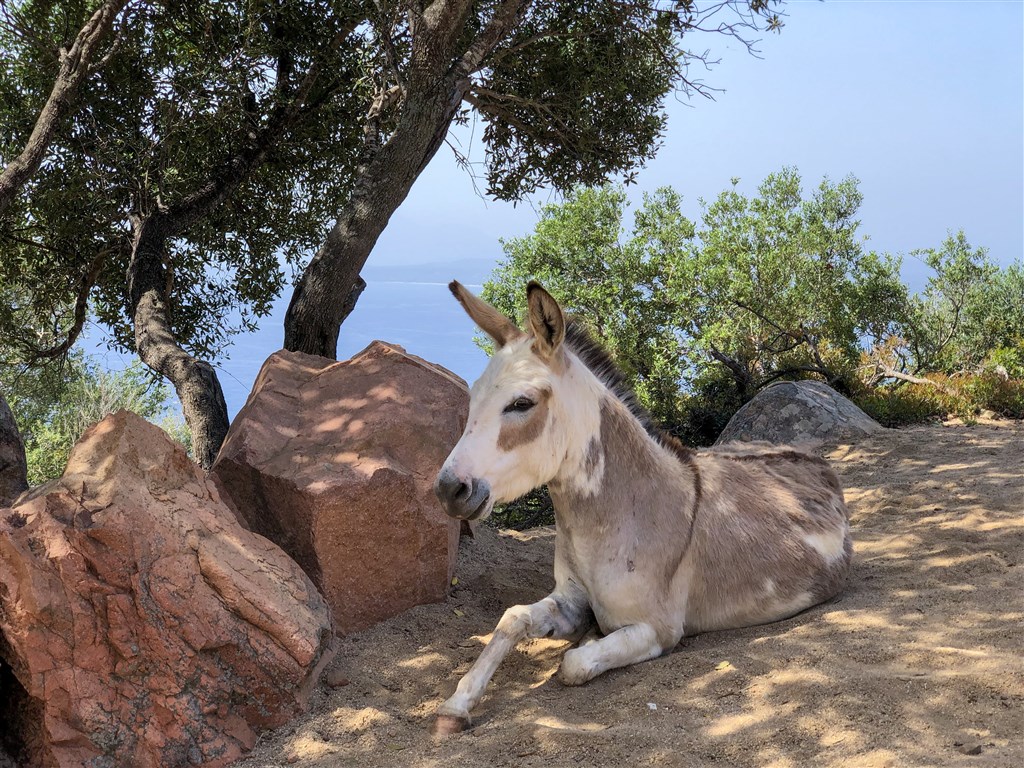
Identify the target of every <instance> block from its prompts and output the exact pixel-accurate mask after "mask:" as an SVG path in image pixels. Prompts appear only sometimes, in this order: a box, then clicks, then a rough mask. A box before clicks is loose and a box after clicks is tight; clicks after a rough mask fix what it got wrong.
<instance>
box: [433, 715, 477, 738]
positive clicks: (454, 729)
mask: <svg viewBox="0 0 1024 768" xmlns="http://www.w3.org/2000/svg"><path fill="white" fill-rule="evenodd" d="M467 728H469V718H468V717H459V716H458V715H438V716H437V719H436V720H435V721H434V735H435V736H451V735H452V734H453V733H462V732H463V731H464V730H466V729H467Z"/></svg>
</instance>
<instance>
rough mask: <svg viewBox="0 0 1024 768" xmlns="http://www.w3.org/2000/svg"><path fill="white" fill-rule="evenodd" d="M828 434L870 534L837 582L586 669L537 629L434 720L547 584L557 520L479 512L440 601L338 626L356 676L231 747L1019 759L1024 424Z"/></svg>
mask: <svg viewBox="0 0 1024 768" xmlns="http://www.w3.org/2000/svg"><path fill="white" fill-rule="evenodd" d="M825 455H827V456H828V457H829V458H830V459H831V460H833V461H834V463H835V465H836V467H837V468H838V470H839V472H840V474H841V476H842V478H843V481H844V484H845V487H846V494H847V500H848V502H849V505H850V509H851V512H852V515H853V528H854V540H855V551H856V556H855V562H854V568H853V573H852V577H851V580H850V583H849V585H848V587H847V589H846V591H845V593H844V594H843V595H842V596H841V597H840V598H838V599H837V600H835V601H833V602H831V603H829V604H827V605H823V606H819V607H817V608H814V609H811V610H810V611H807V612H806V613H804V614H801V615H800V616H797V617H795V618H793V619H789V620H787V621H784V622H780V623H777V624H772V625H768V626H761V627H753V628H750V629H745V630H740V631H731V632H719V633H710V634H705V635H699V636H696V637H689V638H686V639H684V640H683V642H682V643H681V644H680V645H679V647H678V648H676V650H675V651H674V652H673V653H671V654H670V655H668V656H665V657H663V658H661V659H658V660H655V661H652V662H648V663H645V664H640V665H636V666H633V667H628V668H626V669H622V670H617V671H613V672H609V673H607V674H605V675H603V676H601V677H599V678H597V679H596V680H594V681H592V682H590V683H589V684H587V685H585V686H583V687H580V688H566V687H563V686H562V685H560V684H559V683H558V682H557V680H555V679H554V678H553V675H554V672H555V670H556V669H557V666H558V663H559V660H560V658H561V655H562V652H563V651H564V650H565V648H566V647H567V646H566V644H565V643H564V642H557V641H551V640H534V641H528V642H524V643H522V644H521V645H520V647H519V648H518V649H517V650H516V651H515V652H513V653H512V654H511V655H510V656H509V658H508V659H507V660H506V661H505V663H504V664H503V666H502V667H501V668H499V670H498V672H497V674H496V675H495V677H494V681H493V682H492V683H491V686H490V688H489V689H488V695H487V696H486V697H485V698H484V701H483V703H482V704H481V706H480V708H479V709H478V710H477V711H476V712H475V719H474V726H475V727H474V728H473V729H472V730H470V731H468V732H466V733H463V734H460V735H457V736H453V737H449V738H447V739H445V740H435V739H432V738H431V737H430V735H429V726H430V723H431V720H432V715H433V712H434V710H435V709H436V707H437V706H438V704H440V703H441V701H442V700H443V699H444V697H445V696H447V695H448V694H450V693H451V692H452V690H453V689H454V686H455V683H456V681H457V679H458V677H459V676H460V675H461V674H462V673H463V672H465V671H466V670H467V669H468V668H469V665H470V663H471V662H472V661H473V660H474V659H475V658H476V656H477V655H478V653H479V651H480V648H481V646H482V644H483V643H484V642H485V641H486V640H487V638H488V636H489V633H490V631H491V629H492V628H493V626H494V624H495V623H496V622H497V620H498V619H499V617H500V616H501V613H502V611H503V609H504V608H506V607H507V606H509V605H512V604H514V603H522V602H531V601H533V600H536V599H538V598H540V597H542V596H543V595H544V594H546V593H547V591H548V590H549V589H550V587H551V586H552V583H553V579H552V576H551V560H552V555H553V544H554V534H553V531H551V530H548V529H538V530H535V531H531V532H527V533H525V534H514V533H507V534H504V533H503V534H498V533H496V532H494V531H491V530H481V531H480V532H479V534H478V536H477V538H476V539H475V540H469V539H464V540H463V548H462V552H461V559H460V563H459V572H458V579H459V581H458V584H457V585H456V586H455V588H454V589H453V591H452V595H451V597H450V598H449V600H448V601H447V602H446V603H443V604H440V605H432V606H421V607H420V608H417V609H415V610H412V611H409V612H407V613H405V614H403V615H401V616H398V617H396V618H394V619H392V620H391V621H388V622H386V623H384V624H381V625H379V626H378V627H375V628H373V629H372V630H369V631H366V632H363V633H361V634H359V635H355V636H351V637H347V638H345V639H343V640H342V641H341V651H340V655H339V658H338V660H337V661H336V662H335V663H334V664H333V666H332V669H331V670H330V672H331V674H333V675H334V676H335V677H336V678H343V679H342V680H341V681H340V682H344V680H347V681H348V683H347V684H345V685H342V686H341V687H336V688H333V689H332V688H328V687H323V688H322V689H321V690H320V691H318V693H317V695H316V699H315V700H314V707H313V710H312V711H311V712H310V714H309V715H307V716H306V717H305V718H303V719H300V720H298V721H295V722H294V723H292V724H291V725H289V726H288V727H286V728H283V729H280V730H279V731H277V732H274V733H271V734H267V735H265V736H264V737H263V738H262V739H261V740H260V743H259V744H258V745H257V748H256V749H255V750H254V752H253V753H252V754H251V756H250V757H248V758H247V759H246V760H243V761H241V762H240V763H238V764H237V766H244V767H245V768H257V767H258V766H260V767H262V766H279V765H296V766H303V767H306V766H308V767H310V768H312V767H313V766H360V767H363V766H365V767H367V768H371V767H375V766H488V768H493V767H496V766H507V765H515V766H545V767H547V766H573V768H582V767H583V766H641V765H658V766H775V767H777V768H784V767H789V766H794V767H796V766H806V765H813V766H843V767H844V768H847V767H855V768H859V767H862V766H863V767H864V768H874V767H881V766H999V767H1000V768H1002V767H1004V766H1022V765H1024V661H1022V659H1024V654H1022V650H1024V649H1022V646H1024V631H1022V619H1024V591H1022V587H1024V579H1022V573H1024V564H1022V558H1024V424H1022V423H1021V422H1016V423H1014V422H1006V421H1003V422H986V423H982V424H979V425H976V426H964V425H959V424H947V425H942V426H939V425H932V426H926V427H918V428H913V429H907V430H902V431H892V432H886V433H885V434H883V435H880V436H878V437H875V438H873V439H870V440H868V441H865V442H863V443H860V444H858V445H856V446H843V447H839V448H837V449H830V450H827V451H826V452H825ZM726 662H728V663H726ZM335 682H339V680H335Z"/></svg>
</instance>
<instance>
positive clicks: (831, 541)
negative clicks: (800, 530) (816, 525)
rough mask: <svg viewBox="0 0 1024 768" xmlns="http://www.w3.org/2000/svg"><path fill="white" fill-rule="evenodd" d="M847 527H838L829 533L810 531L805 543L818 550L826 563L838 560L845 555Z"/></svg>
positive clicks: (805, 537)
mask: <svg viewBox="0 0 1024 768" xmlns="http://www.w3.org/2000/svg"><path fill="white" fill-rule="evenodd" d="M845 541H846V528H845V526H844V527H843V528H836V529H834V530H832V531H829V532H828V533H808V534H807V535H806V536H804V543H805V544H807V546H809V547H811V548H812V549H815V550H817V552H818V554H820V555H821V557H822V559H823V560H824V561H825V562H826V563H831V562H833V561H835V560H838V559H839V558H840V557H842V555H843V550H844V543H845Z"/></svg>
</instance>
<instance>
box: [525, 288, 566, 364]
mask: <svg viewBox="0 0 1024 768" xmlns="http://www.w3.org/2000/svg"><path fill="white" fill-rule="evenodd" d="M526 303H527V306H528V308H529V315H530V329H531V330H532V331H533V335H534V337H536V342H535V343H534V347H535V349H536V350H537V354H538V355H540V356H541V357H542V358H544V359H545V360H551V359H552V358H554V356H555V353H556V352H557V351H558V348H559V347H560V346H561V345H562V341H564V340H565V316H564V315H563V314H562V308H561V307H560V306H558V302H557V301H555V300H554V298H552V296H551V294H550V293H548V292H547V291H545V290H544V289H543V288H542V287H541V285H540V283H538V282H537V281H536V280H531V281H530V284H529V285H527V286H526Z"/></svg>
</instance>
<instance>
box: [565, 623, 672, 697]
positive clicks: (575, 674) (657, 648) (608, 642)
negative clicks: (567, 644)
mask: <svg viewBox="0 0 1024 768" xmlns="http://www.w3.org/2000/svg"><path fill="white" fill-rule="evenodd" d="M677 642H678V640H677ZM673 645H674V643H673ZM669 647H672V646H669ZM665 650H668V649H667V648H665V647H664V646H663V645H662V643H661V642H659V640H658V633H657V632H655V630H654V627H652V626H651V625H650V624H630V625H629V626H626V627H623V628H622V629H617V630H616V631H614V632H612V633H611V634H610V635H608V636H606V637H602V638H600V639H599V640H594V641H593V642H591V643H587V644H586V645H583V646H580V647H579V648H573V649H572V650H569V651H566V653H565V657H564V658H563V659H562V666H561V667H559V669H558V679H559V680H560V681H561V682H562V683H564V684H565V685H582V684H583V683H585V682H587V681H588V680H593V679H594V678H595V677H597V676H598V675H600V674H601V673H602V672H606V671H607V670H609V669H616V668H618V667H625V666H628V665H629V664H636V663H637V662H641V661H647V660H648V659H653V658H655V657H656V656H660V655H661V654H662V653H663V652H664V651H665Z"/></svg>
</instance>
